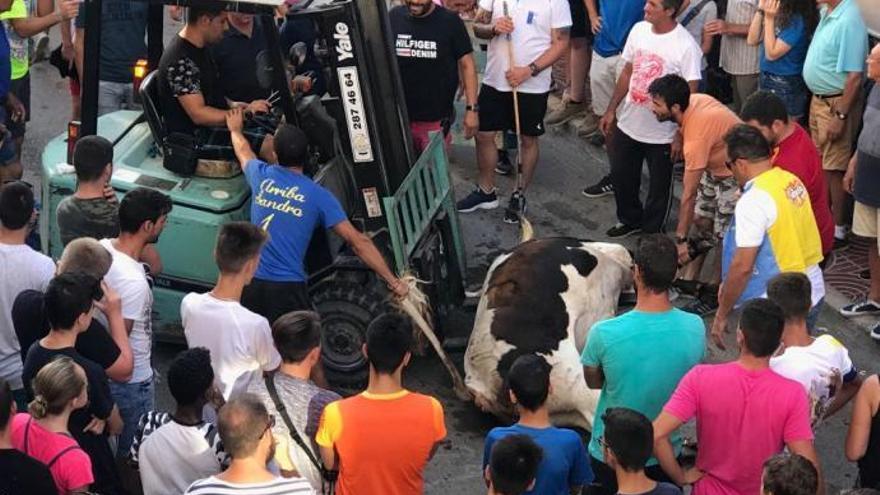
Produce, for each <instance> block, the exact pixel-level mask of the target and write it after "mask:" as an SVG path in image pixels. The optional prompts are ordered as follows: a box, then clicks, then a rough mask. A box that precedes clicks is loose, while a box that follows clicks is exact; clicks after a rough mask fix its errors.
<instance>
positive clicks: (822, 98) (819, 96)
mask: <svg viewBox="0 0 880 495" xmlns="http://www.w3.org/2000/svg"><path fill="white" fill-rule="evenodd" d="M815 96H816V98H819V99H820V100H830V99H831V98H837V97H838V96H843V93H835V94H833V95H815Z"/></svg>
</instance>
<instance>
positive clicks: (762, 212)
mask: <svg viewBox="0 0 880 495" xmlns="http://www.w3.org/2000/svg"><path fill="white" fill-rule="evenodd" d="M724 140H725V142H726V143H727V156H728V159H727V163H726V164H727V167H729V168H730V169H731V171H732V172H733V175H734V177H735V178H736V181H737V182H738V183H739V184H740V186H741V187H742V189H743V194H742V196H741V197H740V199H739V201H738V202H737V204H736V211H735V213H734V216H733V222H732V223H731V226H730V229H728V231H727V234H726V235H725V237H724V245H723V254H722V261H721V273H722V285H721V290H720V291H719V294H718V312H717V313H716V315H715V321H714V322H713V323H712V332H711V335H712V340H713V341H714V342H715V345H717V346H718V347H720V348H722V349H723V348H724V345H723V342H722V339H723V333H724V332H726V331H727V317H728V315H729V314H730V313H731V311H733V310H734V309H735V308H736V307H739V306H740V305H742V304H743V303H744V302H745V301H747V300H749V299H754V298H756V297H766V294H767V282H769V280H770V279H771V278H773V277H774V276H775V275H776V274H778V273H782V272H800V273H804V274H806V275H807V277H808V278H809V279H810V284H811V285H812V294H811V301H812V308H811V309H810V314H809V316H808V317H807V324H808V326H811V328H812V325H814V324H815V321H816V318H817V317H818V314H819V308H820V307H821V303H822V299H823V298H824V296H825V284H824V281H823V279H822V270H821V269H820V268H819V262H821V261H822V241H821V239H820V237H819V229H818V227H817V226H816V219H815V217H814V216H813V209H812V206H811V205H810V197H809V194H808V193H807V189H806V187H804V185H803V183H802V182H801V181H800V180H799V179H798V178H797V177H796V176H795V175H793V174H792V173H790V172H787V171H785V170H783V169H781V168H779V167H773V165H772V163H771V162H770V155H771V151H770V144H769V143H768V142H767V140H766V139H765V138H764V136H763V135H762V134H761V133H760V131H758V130H757V129H755V128H753V127H750V126H748V125H745V124H739V125H737V126H735V127H733V128H732V129H731V130H730V132H728V133H727V135H726V136H725V137H724Z"/></svg>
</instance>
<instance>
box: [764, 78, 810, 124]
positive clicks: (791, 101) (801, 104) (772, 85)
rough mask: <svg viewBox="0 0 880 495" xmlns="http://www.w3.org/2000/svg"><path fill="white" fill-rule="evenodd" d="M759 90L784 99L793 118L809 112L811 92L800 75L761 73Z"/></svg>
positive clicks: (786, 107)
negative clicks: (808, 104) (808, 105)
mask: <svg viewBox="0 0 880 495" xmlns="http://www.w3.org/2000/svg"><path fill="white" fill-rule="evenodd" d="M758 89H762V90H765V91H769V92H771V93H773V94H775V95H776V96H778V97H780V98H782V101H783V102H784V103H785V109H786V110H787V111H788V115H789V116H791V117H801V116H803V115H804V114H805V113H806V111H807V102H808V101H809V98H810V92H809V90H808V89H807V85H806V83H804V78H803V77H801V75H800V74H795V75H793V76H778V75H776V74H771V73H769V72H761V77H760V78H759V79H758Z"/></svg>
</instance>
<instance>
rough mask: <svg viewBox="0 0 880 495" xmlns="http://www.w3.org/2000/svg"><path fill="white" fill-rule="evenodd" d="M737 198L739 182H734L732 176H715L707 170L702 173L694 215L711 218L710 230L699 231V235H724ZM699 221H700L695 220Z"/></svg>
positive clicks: (717, 237)
mask: <svg viewBox="0 0 880 495" xmlns="http://www.w3.org/2000/svg"><path fill="white" fill-rule="evenodd" d="M738 199H739V184H737V183H736V179H734V178H733V177H732V176H731V177H723V178H716V177H713V176H712V174H710V173H709V172H706V173H704V174H703V178H702V179H700V185H699V187H698V188H697V201H696V204H695V206H694V215H696V216H697V217H698V218H706V219H709V220H711V221H712V230H711V232H708V231H707V232H703V233H701V234H702V235H701V236H700V237H707V236H708V234H709V233H711V234H712V235H714V237H715V239H721V238H722V237H724V233H725V232H726V231H727V228H728V227H729V226H730V221H731V220H732V219H733V212H734V211H735V210H736V201H737V200H738ZM699 223H701V222H697V224H699Z"/></svg>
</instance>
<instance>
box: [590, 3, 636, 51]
mask: <svg viewBox="0 0 880 495" xmlns="http://www.w3.org/2000/svg"><path fill="white" fill-rule="evenodd" d="M599 15H600V16H601V17H602V29H600V30H599V32H598V33H597V34H596V39H595V40H594V41H593V50H595V52H596V53H598V54H599V55H601V56H603V57H611V56H614V55H620V54H621V53H622V52H623V45H625V44H626V38H627V37H628V36H629V31H630V29H632V27H633V26H635V25H636V23H637V22H639V21H642V20H644V19H645V2H644V1H643V0H599ZM587 29H589V26H587Z"/></svg>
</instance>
